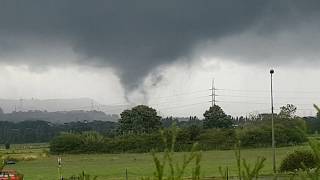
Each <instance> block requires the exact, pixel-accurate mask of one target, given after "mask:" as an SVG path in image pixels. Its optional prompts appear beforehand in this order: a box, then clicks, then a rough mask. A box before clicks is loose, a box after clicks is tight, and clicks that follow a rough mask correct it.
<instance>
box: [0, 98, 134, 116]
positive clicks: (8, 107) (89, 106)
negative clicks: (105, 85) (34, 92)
mask: <svg viewBox="0 0 320 180" xmlns="http://www.w3.org/2000/svg"><path fill="white" fill-rule="evenodd" d="M0 107H1V108H2V110H3V111H4V112H5V113H11V112H14V111H36V110H39V111H48V112H57V111H73V110H84V111H91V110H97V111H103V112H105V113H106V114H120V113H121V112H122V111H123V110H124V109H126V108H127V107H128V106H126V105H115V106H112V105H103V104H100V103H98V102H96V101H94V100H93V99H90V98H72V99H33V98H32V99H0Z"/></svg>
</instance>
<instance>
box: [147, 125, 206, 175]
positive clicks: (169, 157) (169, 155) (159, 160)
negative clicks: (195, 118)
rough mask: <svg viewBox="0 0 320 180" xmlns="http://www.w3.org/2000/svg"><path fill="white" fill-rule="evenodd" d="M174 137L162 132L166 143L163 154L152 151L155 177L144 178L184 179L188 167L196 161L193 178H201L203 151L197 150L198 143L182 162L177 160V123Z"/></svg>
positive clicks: (174, 128)
mask: <svg viewBox="0 0 320 180" xmlns="http://www.w3.org/2000/svg"><path fill="white" fill-rule="evenodd" d="M171 131H172V133H171V135H172V137H170V138H168V137H167V136H165V135H164V134H163V132H162V133H161V136H162V140H163V142H164V144H165V150H164V152H163V155H162V156H160V155H158V154H156V153H155V151H152V153H151V154H152V158H153V162H154V165H155V169H156V170H155V172H154V176H153V177H143V178H141V179H142V180H182V179H183V178H184V177H185V172H186V168H187V167H188V166H189V165H190V164H191V163H192V162H194V166H193V168H192V176H191V179H192V180H200V172H201V166H200V162H201V152H199V151H198V150H197V146H198V145H197V144H194V145H193V146H192V149H191V151H190V152H189V153H188V154H185V155H184V156H183V160H182V162H180V163H179V162H176V159H175V151H174V149H175V143H176V138H177V132H178V129H177V127H176V126H175V125H173V126H172V128H171Z"/></svg>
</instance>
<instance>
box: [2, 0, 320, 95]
mask: <svg viewBox="0 0 320 180" xmlns="http://www.w3.org/2000/svg"><path fill="white" fill-rule="evenodd" d="M319 9H320V2H319V1H316V0H310V1H288V0H283V1H278V0H277V1H276V0H275V1H271V0H269V1H262V0H261V1H260V0H220V1H218V0H202V1H195V0H157V1H154V0H137V1H135V0H128V1H122V0H114V1H110V0H105V1H103V0H101V1H100V0H90V1H89V0H55V1H51V0H28V1H24V0H1V1H0V38H1V39H0V57H5V56H11V55H14V54H20V55H21V56H23V53H24V52H25V51H24V50H25V49H32V48H33V47H35V48H34V51H37V47H41V45H42V44H50V43H51V41H55V42H59V41H60V42H63V43H65V44H67V45H70V46H71V47H72V48H73V50H74V51H75V52H76V53H78V54H81V55H82V56H84V57H86V58H81V59H79V60H78V62H77V63H81V64H88V65H92V66H110V67H113V68H114V69H115V71H116V72H117V73H118V75H119V76H120V79H121V81H122V84H123V86H124V87H125V89H126V90H127V91H130V90H131V89H134V88H136V87H137V86H138V85H139V83H141V81H142V80H143V79H144V77H145V76H146V75H148V74H149V73H150V72H151V71H152V70H154V69H155V68H157V67H159V66H161V65H166V64H170V63H172V62H174V61H176V60H177V59H184V60H186V61H189V60H190V59H191V58H190V56H191V54H192V50H193V48H194V46H195V45H197V44H199V43H201V42H204V41H207V40H210V41H213V42H215V41H217V42H220V41H221V40H223V39H224V38H226V37H232V36H234V35H237V34H241V33H243V32H246V31H247V30H248V29H251V28H253V27H255V26H259V29H258V30H257V33H258V34H259V35H261V36H268V35H269V34H272V33H273V32H277V31H282V30H283V29H284V30H286V29H288V27H291V26H292V25H295V24H296V23H298V22H300V21H306V20H308V19H309V18H313V17H315V16H316V17H318V10H319ZM261 22H263V23H262V24H261ZM231 42H232V41H231ZM225 46H228V44H227V45H222V46H219V47H215V49H219V48H220V49H219V52H222V53H223V52H225V53H228V51H227V50H228V47H225ZM241 46H243V45H238V46H237V47H241ZM53 48H54V47H53ZM40 49H41V48H40ZM213 52H215V51H213ZM216 52H217V51H216ZM240 52H241V51H240ZM217 53H218V52H217ZM230 53H234V52H230ZM0 59H1V58H0ZM89 59H90V60H89ZM45 61H46V60H41V61H39V60H37V61H35V62H32V61H31V62H24V60H21V62H14V63H27V64H28V63H29V64H30V65H31V66H41V65H43V64H45V65H47V64H50V65H55V63H59V62H45ZM5 63H12V62H5Z"/></svg>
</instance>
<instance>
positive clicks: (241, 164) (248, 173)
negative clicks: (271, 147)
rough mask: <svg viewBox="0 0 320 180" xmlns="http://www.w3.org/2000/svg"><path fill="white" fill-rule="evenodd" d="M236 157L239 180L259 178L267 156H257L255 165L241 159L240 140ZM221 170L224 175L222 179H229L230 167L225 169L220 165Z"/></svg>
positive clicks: (236, 147)
mask: <svg viewBox="0 0 320 180" xmlns="http://www.w3.org/2000/svg"><path fill="white" fill-rule="evenodd" d="M235 157H236V164H237V170H238V178H239V180H242V179H243V180H253V179H258V177H259V175H260V173H261V170H262V168H263V167H264V163H265V161H266V158H265V157H257V160H256V162H255V164H254V166H253V167H251V165H250V164H249V163H247V160H246V159H244V158H242V159H241V149H240V142H239V143H238V145H236V146H235ZM219 172H220V175H221V177H222V179H224V180H227V179H229V172H228V168H225V169H223V168H222V167H219Z"/></svg>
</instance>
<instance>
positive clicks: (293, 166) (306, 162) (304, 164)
mask: <svg viewBox="0 0 320 180" xmlns="http://www.w3.org/2000/svg"><path fill="white" fill-rule="evenodd" d="M316 165H317V160H316V157H315V156H314V155H313V154H312V152H311V151H294V152H293V153H291V154H288V155H287V156H286V157H285V158H284V159H283V160H282V162H281V165H280V171H281V172H295V171H298V170H299V169H305V168H308V169H311V168H314V167H316Z"/></svg>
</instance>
